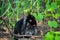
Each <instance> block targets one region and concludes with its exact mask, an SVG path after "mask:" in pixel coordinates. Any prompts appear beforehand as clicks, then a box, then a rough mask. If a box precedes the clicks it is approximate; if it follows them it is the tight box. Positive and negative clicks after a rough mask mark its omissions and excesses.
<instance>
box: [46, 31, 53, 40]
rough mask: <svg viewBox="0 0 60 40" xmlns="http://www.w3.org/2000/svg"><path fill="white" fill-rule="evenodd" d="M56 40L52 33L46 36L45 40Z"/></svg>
mask: <svg viewBox="0 0 60 40" xmlns="http://www.w3.org/2000/svg"><path fill="white" fill-rule="evenodd" d="M53 39H54V36H53V34H52V33H51V32H48V33H47V34H46V35H45V40H53Z"/></svg>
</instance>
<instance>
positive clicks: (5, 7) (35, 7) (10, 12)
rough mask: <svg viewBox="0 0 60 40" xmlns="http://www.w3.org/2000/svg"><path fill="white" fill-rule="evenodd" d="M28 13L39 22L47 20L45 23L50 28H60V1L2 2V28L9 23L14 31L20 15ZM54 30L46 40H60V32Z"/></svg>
mask: <svg viewBox="0 0 60 40" xmlns="http://www.w3.org/2000/svg"><path fill="white" fill-rule="evenodd" d="M28 13H31V14H32V15H33V16H34V17H35V18H36V20H37V21H39V22H42V21H44V20H45V19H47V22H46V21H45V23H46V24H47V26H48V27H49V28H52V29H54V28H56V29H57V28H60V0H0V19H1V20H0V25H1V27H0V28H3V27H5V25H6V24H5V23H6V22H7V24H8V27H9V28H10V29H13V27H14V26H15V23H16V22H17V21H18V20H19V19H20V15H22V14H23V16H25V15H27V14H28ZM4 20H5V23H4ZM52 29H51V30H50V31H49V32H48V33H47V34H45V38H44V39H45V40H59V38H60V32H58V31H54V30H52ZM59 31H60V30H59Z"/></svg>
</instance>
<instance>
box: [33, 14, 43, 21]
mask: <svg viewBox="0 0 60 40" xmlns="http://www.w3.org/2000/svg"><path fill="white" fill-rule="evenodd" d="M33 16H34V17H35V18H36V19H37V20H38V21H42V19H43V15H42V14H41V13H38V15H37V14H36V13H34V14H33Z"/></svg>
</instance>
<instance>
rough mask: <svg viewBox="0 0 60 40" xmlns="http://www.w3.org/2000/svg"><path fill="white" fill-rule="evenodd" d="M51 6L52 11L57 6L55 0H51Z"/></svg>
mask: <svg viewBox="0 0 60 40" xmlns="http://www.w3.org/2000/svg"><path fill="white" fill-rule="evenodd" d="M51 7H52V9H53V10H52V11H54V10H55V9H56V8H57V3H56V2H52V3H51Z"/></svg>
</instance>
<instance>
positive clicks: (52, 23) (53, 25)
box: [48, 21, 58, 28]
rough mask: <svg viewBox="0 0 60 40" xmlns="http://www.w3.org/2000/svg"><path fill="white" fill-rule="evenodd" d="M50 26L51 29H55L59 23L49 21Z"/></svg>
mask: <svg viewBox="0 0 60 40" xmlns="http://www.w3.org/2000/svg"><path fill="white" fill-rule="evenodd" d="M48 25H49V27H53V28H57V27H58V23H57V22H56V21H48Z"/></svg>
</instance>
